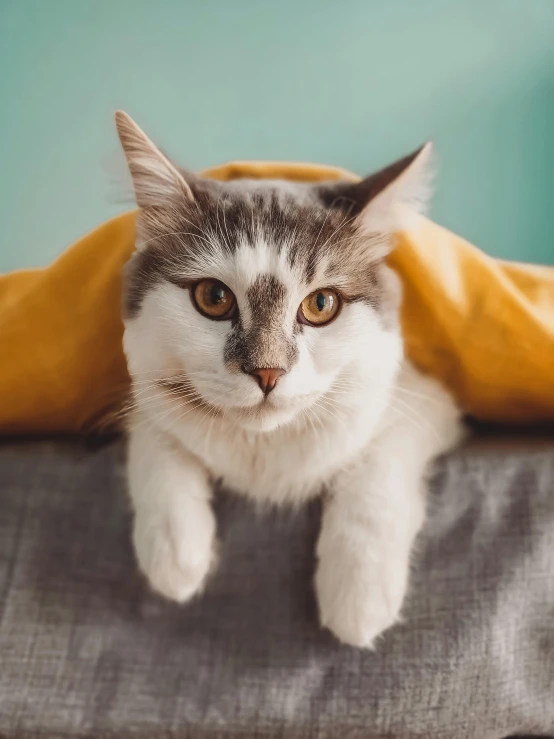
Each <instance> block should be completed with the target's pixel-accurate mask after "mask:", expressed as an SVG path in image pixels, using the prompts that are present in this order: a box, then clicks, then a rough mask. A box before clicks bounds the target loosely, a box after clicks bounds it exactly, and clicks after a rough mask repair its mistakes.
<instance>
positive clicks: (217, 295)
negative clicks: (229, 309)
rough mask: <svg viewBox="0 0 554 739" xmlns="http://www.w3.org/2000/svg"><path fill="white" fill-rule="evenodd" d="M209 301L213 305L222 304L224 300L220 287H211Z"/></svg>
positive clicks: (223, 293) (223, 292)
mask: <svg viewBox="0 0 554 739" xmlns="http://www.w3.org/2000/svg"><path fill="white" fill-rule="evenodd" d="M210 300H211V301H212V303H213V305H219V303H222V302H223V301H224V300H225V290H224V289H223V288H222V287H221V285H214V286H213V287H212V289H211V290H210Z"/></svg>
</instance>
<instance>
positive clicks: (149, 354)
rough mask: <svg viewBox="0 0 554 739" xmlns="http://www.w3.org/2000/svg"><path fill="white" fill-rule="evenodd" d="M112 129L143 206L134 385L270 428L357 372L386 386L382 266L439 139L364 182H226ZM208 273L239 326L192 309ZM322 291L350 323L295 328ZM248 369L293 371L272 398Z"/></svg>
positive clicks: (135, 265) (130, 293)
mask: <svg viewBox="0 0 554 739" xmlns="http://www.w3.org/2000/svg"><path fill="white" fill-rule="evenodd" d="M116 120H117V128H118V133H119V136H120V139H121V143H122V146H123V149H124V152H125V155H126V157H127V161H128V164H129V169H130V172H131V176H132V178H133V185H134V189H135V195H136V200H137V204H138V206H139V208H140V211H139V214H138V217H137V243H136V252H135V254H134V255H133V257H132V259H131V261H130V263H129V264H128V266H127V268H126V272H125V281H124V284H125V288H124V318H125V323H126V332H125V342H124V343H125V350H126V353H127V358H128V364H129V369H130V372H131V375H132V376H134V377H135V379H137V378H139V379H140V378H141V377H142V378H144V377H146V373H150V374H151V377H152V378H153V377H154V376H156V379H157V380H160V381H162V382H165V383H166V387H168V386H171V383H169V384H168V383H167V381H168V380H171V379H172V378H173V379H175V380H176V381H177V380H178V383H176V384H175V385H174V389H175V387H177V388H185V391H184V393H185V394H186V393H187V392H188V393H189V397H192V396H194V399H195V401H197V402H199V403H203V404H205V405H207V406H209V407H211V408H214V409H216V410H217V411H218V412H220V413H223V414H227V415H230V416H232V417H233V418H234V419H235V420H238V421H239V422H240V423H241V424H243V425H244V426H246V427H248V428H254V429H257V430H264V431H269V430H271V429H273V428H276V427H278V426H281V425H283V424H287V423H290V422H291V421H293V420H294V419H295V418H298V417H299V414H300V412H301V411H302V410H303V409H305V408H307V407H309V406H310V405H312V404H313V403H315V402H317V400H318V399H320V398H321V397H322V396H324V395H325V394H326V393H327V392H328V391H329V390H330V389H331V388H332V387H333V383H336V382H337V381H344V378H345V377H348V376H349V367H350V366H351V365H353V364H359V363H364V364H365V365H367V373H366V374H367V375H368V381H369V382H371V381H372V380H371V374H372V367H373V368H374V370H373V371H374V374H375V378H374V379H375V380H377V377H378V376H380V375H385V376H387V378H388V381H387V382H385V383H384V385H383V386H382V387H383V389H386V387H387V386H388V385H390V383H391V382H392V379H393V378H394V374H395V372H396V368H397V367H398V364H399V362H400V357H401V341H400V337H399V334H398V327H397V313H398V304H399V289H398V285H397V281H396V280H395V279H394V278H393V275H392V273H391V271H390V270H389V269H388V268H387V267H386V265H385V262H384V259H385V257H386V255H387V253H388V252H389V250H390V248H391V247H392V242H393V238H392V237H393V235H394V232H395V231H397V230H399V229H400V228H403V227H404V226H405V225H407V219H410V218H411V216H412V215H413V213H414V212H416V211H420V210H421V207H422V205H423V204H424V203H425V201H426V199H427V196H428V184H429V174H428V172H429V169H428V166H427V165H428V160H429V157H430V150H431V147H430V145H429V144H427V145H425V146H424V147H422V148H421V149H419V150H417V151H416V152H414V153H412V154H410V155H409V156H407V157H405V158H403V159H401V160H399V161H398V162H396V163H394V164H393V165H391V166H389V167H387V168H385V169H384V170H382V171H380V172H378V173H377V174H374V175H371V176H370V177H368V178H366V179H364V180H362V181H361V182H359V183H352V182H324V183H315V184H300V183H292V182H285V181H270V180H236V181H233V182H229V183H222V182H216V181H212V180H208V179H205V178H202V177H200V176H197V175H193V174H191V173H188V172H185V171H183V170H182V169H180V168H178V167H177V166H175V165H174V164H173V163H172V162H171V161H170V160H169V159H168V158H167V157H166V156H165V155H164V154H163V153H162V152H161V151H160V150H159V149H158V148H157V147H156V146H155V145H154V144H153V143H152V142H151V141H150V140H149V139H148V138H147V136H146V135H145V134H144V133H143V132H142V131H141V130H140V129H139V128H138V127H137V126H136V124H135V123H134V122H133V121H132V120H131V119H130V118H129V117H128V116H127V115H126V114H124V113H121V112H120V113H118V114H117V116H116ZM204 278H213V279H217V280H219V281H221V282H223V283H224V284H225V285H227V286H228V287H229V288H230V289H231V290H232V291H233V293H234V294H235V296H236V300H237V304H238V308H239V312H238V317H237V318H236V320H233V321H219V322H215V321H210V320H209V319H207V318H205V317H204V316H202V315H200V314H199V313H198V312H197V311H196V310H195V308H194V305H193V301H192V300H191V299H190V296H189V288H190V287H191V286H192V285H193V284H194V283H195V282H196V281H198V280H200V279H204ZM322 288H332V289H334V290H336V291H337V292H338V293H339V294H340V296H341V299H342V311H341V313H340V315H339V316H338V318H337V319H336V320H335V321H333V323H331V324H330V325H328V326H323V327H318V328H315V327H312V326H306V325H303V324H301V323H299V322H298V320H297V313H298V307H299V305H300V303H301V302H302V300H303V299H304V298H305V297H306V296H307V295H308V294H310V293H311V292H312V291H314V290H317V289H322ZM245 366H246V367H262V368H263V367H279V368H282V369H283V370H284V371H285V372H286V374H285V376H284V377H283V378H282V379H281V380H280V381H279V383H278V386H277V387H276V389H275V391H274V392H272V393H271V394H270V395H269V396H268V397H267V398H265V399H263V398H262V397H260V390H259V388H258V387H257V385H256V383H254V382H252V378H249V377H247V376H246V375H245V374H244V372H243V371H242V370H241V368H244V367H245ZM358 374H359V373H358ZM389 375H390V377H389ZM356 381H357V382H358V381H359V378H358V379H357V380H356ZM376 386H379V383H377V382H376ZM183 397H184V396H183ZM262 401H263V402H262ZM262 405H263V408H262Z"/></svg>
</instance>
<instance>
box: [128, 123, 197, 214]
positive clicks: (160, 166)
mask: <svg viewBox="0 0 554 739" xmlns="http://www.w3.org/2000/svg"><path fill="white" fill-rule="evenodd" d="M115 124H116V126H117V133H118V135H119V140H120V141H121V146H122V147H123V151H124V153H125V157H126V159H127V164H128V166H129V172H130V173H131V177H132V180H133V187H134V190H135V199H136V201H137V205H138V206H139V208H147V207H149V206H161V207H163V206H164V205H167V204H168V202H170V201H172V202H174V203H175V202H183V200H187V201H189V202H190V201H193V200H194V196H193V194H192V190H191V189H190V187H189V185H188V184H187V182H186V180H185V178H184V177H183V175H182V174H181V173H180V172H179V170H178V169H177V168H176V167H175V166H174V165H173V164H172V163H171V161H170V160H169V159H168V158H167V157H166V156H165V154H163V153H162V152H161V151H160V150H159V149H158V147H157V146H156V145H155V144H154V143H152V141H150V139H149V138H148V136H147V135H146V134H145V133H144V131H142V130H141V129H140V128H139V127H138V126H137V124H136V123H135V122H134V120H133V119H132V118H131V117H130V116H129V115H127V113H124V112H123V111H122V110H118V111H117V112H116V114H115Z"/></svg>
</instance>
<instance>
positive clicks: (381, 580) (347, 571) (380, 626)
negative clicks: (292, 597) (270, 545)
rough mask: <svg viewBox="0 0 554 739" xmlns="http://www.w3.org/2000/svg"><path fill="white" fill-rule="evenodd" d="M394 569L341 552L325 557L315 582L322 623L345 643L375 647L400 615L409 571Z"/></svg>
mask: <svg viewBox="0 0 554 739" xmlns="http://www.w3.org/2000/svg"><path fill="white" fill-rule="evenodd" d="M394 569H395V568H394V567H392V568H386V567H385V568H381V569H379V568H378V567H377V566H376V564H375V563H369V562H367V560H366V561H364V560H363V559H361V560H357V559H356V558H355V557H354V558H352V557H351V556H349V555H348V554H345V553H343V554H341V553H339V552H335V553H334V554H331V553H329V557H328V558H323V559H321V560H320V563H319V567H318V569H317V573H316V579H315V585H316V592H317V599H318V604H319V617H320V621H321V624H322V626H325V627H326V628H328V629H329V630H330V631H332V632H333V634H334V635H335V636H336V637H337V639H339V640H340V641H341V642H344V643H345V644H350V645H351V646H353V647H362V648H365V649H372V648H373V647H374V644H375V640H376V638H377V637H378V636H380V635H381V634H382V633H383V632H384V631H386V630H387V629H389V628H390V627H391V626H393V625H394V624H395V623H396V622H397V621H398V620H399V617H400V609H401V607H402V602H403V600H404V595H405V591H406V585H405V574H404V568H402V567H400V569H398V571H394Z"/></svg>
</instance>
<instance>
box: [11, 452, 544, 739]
mask: <svg viewBox="0 0 554 739" xmlns="http://www.w3.org/2000/svg"><path fill="white" fill-rule="evenodd" d="M124 488H125V479H124V469H123V447H122V444H121V443H120V442H118V443H115V444H112V445H109V446H107V447H104V448H103V449H100V450H97V451H94V452H91V451H86V450H84V449H83V448H82V447H80V446H79V445H77V444H76V443H69V442H68V443H52V442H50V443H38V442H37V443H27V444H24V443H19V444H7V443H6V444H4V445H3V446H2V447H0V495H1V506H0V587H1V591H0V593H1V595H0V597H1V601H0V618H1V626H0V666H1V670H0V734H1V735H2V736H5V737H16V736H17V737H27V736H34V735H37V736H38V735H40V736H52V737H56V738H59V737H63V736H91V737H102V736H109V735H117V736H119V737H125V736H136V737H145V738H146V737H148V739H153V738H154V737H158V736H160V737H161V736H163V737H187V736H190V737H197V738H198V739H202V738H203V737H211V738H214V737H222V736H229V735H235V736H239V737H245V738H248V737H277V736H279V737H293V738H294V739H307V737H332V738H333V739H336V738H337V737H345V738H346V737H348V739H354V738H357V737H385V736H386V737H425V738H426V739H427V738H432V737H447V738H448V739H458V738H459V739H462V738H464V739H465V738H469V737H471V739H474V738H475V739H489V738H490V739H492V738H493V737H499V738H500V737H503V736H506V735H509V734H516V733H520V734H525V733H527V734H541V733H542V734H549V733H554V441H552V440H550V441H547V440H540V439H536V440H534V441H533V440H527V441H523V442H518V441H514V442H510V443H507V442H504V443H503V444H499V443H498V442H497V441H494V442H488V443H487V442H481V443H479V444H473V445H470V447H469V448H467V449H465V450H461V451H459V452H456V453H455V454H453V455H452V456H451V457H450V458H449V459H448V460H447V461H446V462H445V463H444V464H441V465H440V466H439V469H438V473H437V476H436V479H435V481H434V485H433V488H434V493H433V495H432V499H431V506H430V508H431V516H430V519H429V521H428V524H427V526H426V529H425V531H424V533H423V534H422V536H421V538H420V546H419V548H418V554H417V556H416V558H415V560H414V577H413V581H412V589H411V595H410V598H409V601H408V603H407V605H406V608H405V622H404V623H403V624H402V625H399V626H397V627H395V628H394V629H393V630H392V631H390V632H389V633H388V634H387V635H386V636H385V637H384V638H383V639H382V641H381V643H380V644H379V647H378V649H377V651H376V652H375V653H368V652H363V651H357V650H355V649H351V648H348V647H344V646H340V645H339V644H338V643H336V642H335V641H334V639H333V638H332V637H331V635H329V634H328V633H325V632H323V631H321V630H320V628H319V627H318V623H317V614H316V607H315V601H314V596H313V591H312V588H311V578H312V573H313V567H314V559H313V550H314V542H315V538H316V535H317V529H318V516H319V508H318V505H317V504H313V505H311V506H309V507H308V508H306V509H303V510H300V511H299V512H297V513H294V514H293V513H291V512H286V511H285V512H277V513H276V512H265V513H263V512H260V511H256V510H255V509H254V507H253V506H252V505H251V504H250V503H248V502H246V501H243V500H241V499H238V498H232V497H230V496H221V497H220V499H219V500H218V502H217V508H218V517H219V524H220V538H221V543H222V544H221V563H220V567H219V569H218V571H217V574H216V575H215V576H214V577H213V579H212V581H211V582H210V584H209V586H208V588H207V591H206V593H205V595H204V596H203V597H202V598H201V599H200V600H197V601H196V602H194V603H193V604H190V605H189V606H186V607H178V606H175V605H173V604H170V603H167V602H165V601H162V600H161V599H158V598H157V597H156V596H154V595H152V594H150V593H149V592H148V590H147V588H146V587H145V585H144V583H143V581H142V579H141V578H140V577H139V575H138V574H137V572H136V568H135V565H134V562H133V556H132V552H131V548H130V543H129V523H130V517H129V511H128V504H127V501H126V497H125V491H124Z"/></svg>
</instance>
